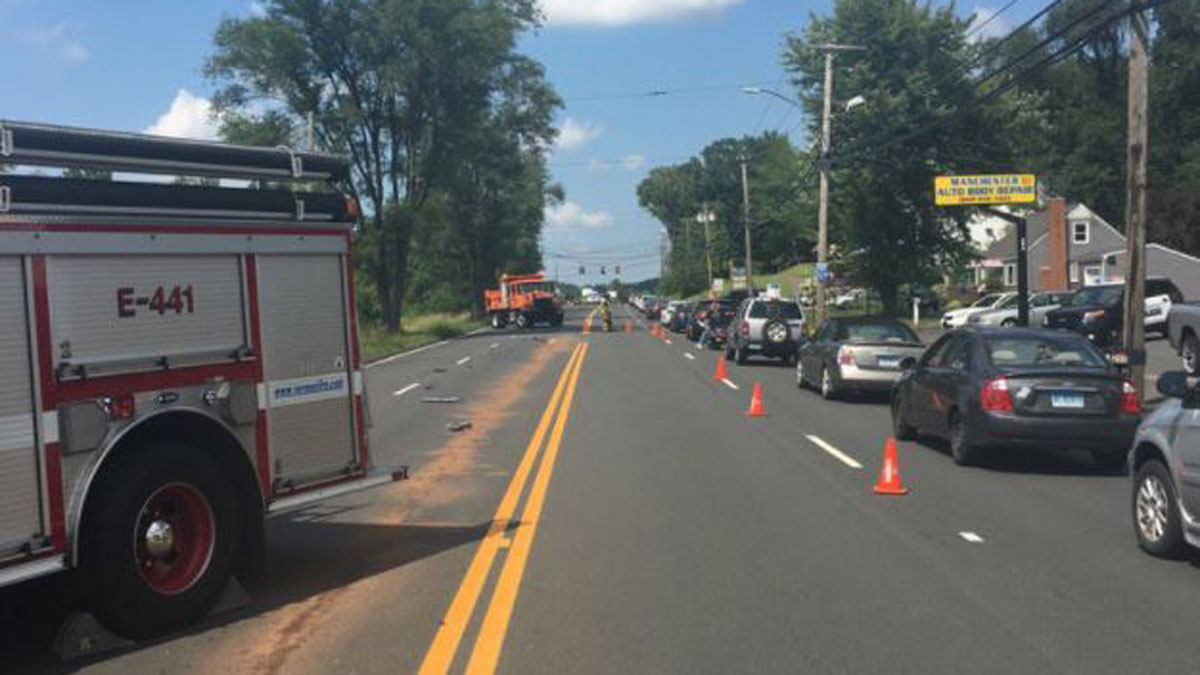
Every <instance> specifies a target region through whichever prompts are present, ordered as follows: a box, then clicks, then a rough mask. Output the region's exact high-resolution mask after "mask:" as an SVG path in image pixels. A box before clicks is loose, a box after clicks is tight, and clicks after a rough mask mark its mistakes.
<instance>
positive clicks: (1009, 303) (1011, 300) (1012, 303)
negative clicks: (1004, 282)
mask: <svg viewBox="0 0 1200 675" xmlns="http://www.w3.org/2000/svg"><path fill="white" fill-rule="evenodd" d="M1020 297H1021V296H1019V295H1010V296H1008V297H1007V298H1005V299H1004V300H1002V301H1001V302H1000V303H998V304H997V305H996V309H1010V308H1013V307H1016V306H1017V302H1018V301H1019V299H1020Z"/></svg>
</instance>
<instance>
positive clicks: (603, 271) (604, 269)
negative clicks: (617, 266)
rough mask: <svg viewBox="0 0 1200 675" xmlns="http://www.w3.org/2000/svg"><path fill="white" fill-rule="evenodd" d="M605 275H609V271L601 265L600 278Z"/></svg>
mask: <svg viewBox="0 0 1200 675" xmlns="http://www.w3.org/2000/svg"><path fill="white" fill-rule="evenodd" d="M605 274H608V270H607V269H606V268H605V267H604V265H601V266H600V276H604V275H605Z"/></svg>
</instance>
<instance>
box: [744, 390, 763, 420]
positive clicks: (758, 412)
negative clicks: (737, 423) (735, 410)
mask: <svg viewBox="0 0 1200 675" xmlns="http://www.w3.org/2000/svg"><path fill="white" fill-rule="evenodd" d="M766 415H767V409H766V408H765V407H763V390H762V385H761V384H759V383H757V382H755V383H754V389H753V390H752V391H751V394H750V409H749V410H747V411H746V417H766Z"/></svg>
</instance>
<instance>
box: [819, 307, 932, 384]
mask: <svg viewBox="0 0 1200 675" xmlns="http://www.w3.org/2000/svg"><path fill="white" fill-rule="evenodd" d="M924 351H925V347H924V345H922V344H921V339H920V338H918V337H917V334H916V333H914V332H913V331H912V329H911V328H909V327H908V326H906V325H904V324H902V323H900V322H899V321H896V320H895V319H889V318H886V317H861V318H850V319H829V320H828V321H826V322H825V323H824V324H822V325H821V328H820V330H818V331H817V334H816V336H814V337H813V339H812V340H809V341H808V342H806V343H804V345H802V346H801V347H800V355H799V358H798V359H797V363H796V385H797V386H799V387H800V388H801V389H803V388H804V387H806V386H812V387H816V388H818V390H819V391H820V392H821V395H822V396H824V397H825V398H834V397H836V396H838V395H840V394H844V393H850V392H872V391H873V392H888V391H891V389H892V385H894V384H895V383H896V380H898V379H899V378H900V373H901V372H902V368H901V364H902V363H904V362H905V361H906V360H908V359H912V360H916V359H919V358H920V357H921V354H922V353H923V352H924Z"/></svg>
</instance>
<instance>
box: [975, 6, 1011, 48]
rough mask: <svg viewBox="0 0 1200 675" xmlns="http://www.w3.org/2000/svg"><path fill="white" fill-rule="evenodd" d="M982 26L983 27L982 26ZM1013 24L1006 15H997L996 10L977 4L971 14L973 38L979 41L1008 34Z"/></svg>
mask: <svg viewBox="0 0 1200 675" xmlns="http://www.w3.org/2000/svg"><path fill="white" fill-rule="evenodd" d="M981 26H982V28H981ZM1012 28H1013V26H1012V24H1011V23H1009V22H1008V20H1006V19H1005V18H1004V17H1002V16H997V15H996V10H994V9H990V8H988V7H982V6H976V7H975V9H974V11H973V12H972V14H971V27H970V28H968V29H967V30H968V31H969V32H970V33H971V40H973V41H976V42H978V41H979V40H986V39H988V38H999V37H1004V36H1005V35H1008V33H1009V32H1010V31H1011V30H1012Z"/></svg>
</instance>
